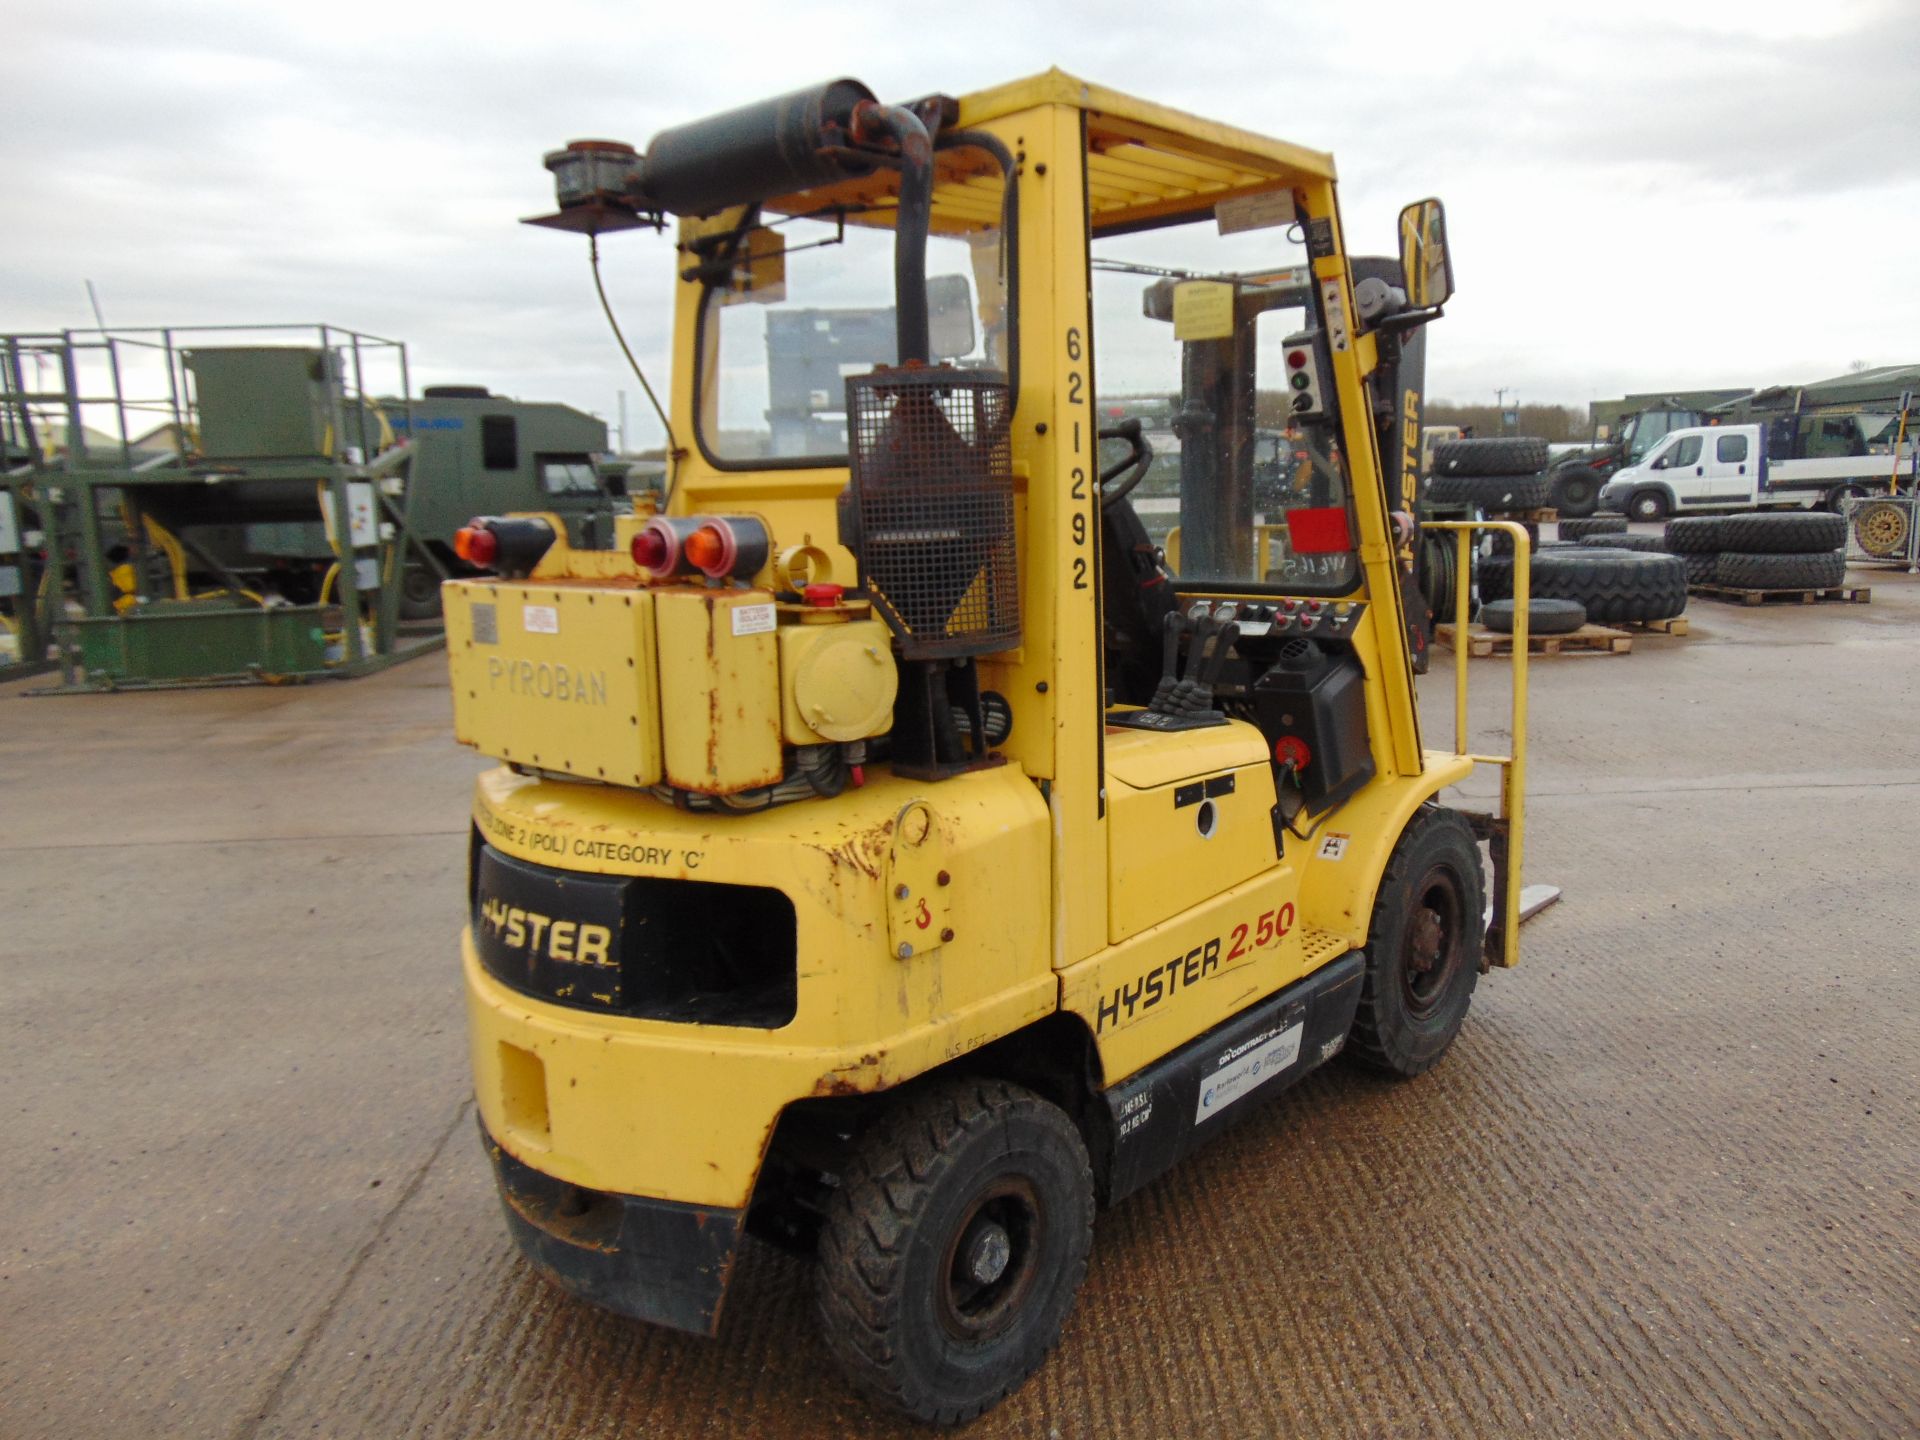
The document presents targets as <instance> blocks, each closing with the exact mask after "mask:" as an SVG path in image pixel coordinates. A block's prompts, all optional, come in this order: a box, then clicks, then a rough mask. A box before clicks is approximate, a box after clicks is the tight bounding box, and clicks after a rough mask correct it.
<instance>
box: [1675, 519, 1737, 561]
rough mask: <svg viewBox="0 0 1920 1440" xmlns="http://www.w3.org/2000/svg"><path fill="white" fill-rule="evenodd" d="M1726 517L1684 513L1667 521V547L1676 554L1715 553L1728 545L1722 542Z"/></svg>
mask: <svg viewBox="0 0 1920 1440" xmlns="http://www.w3.org/2000/svg"><path fill="white" fill-rule="evenodd" d="M1726 523H1727V522H1726V521H1725V519H1723V518H1722V517H1721V516H1718V515H1684V516H1682V517H1681V518H1680V519H1678V520H1669V521H1668V522H1667V530H1666V540H1667V549H1668V550H1670V551H1672V552H1673V553H1674V554H1675V555H1713V554H1717V553H1718V552H1719V551H1722V550H1724V549H1726V548H1727V547H1726V546H1725V545H1723V544H1721V543H1720V538H1721V535H1722V533H1723V528H1724V527H1725V525H1726Z"/></svg>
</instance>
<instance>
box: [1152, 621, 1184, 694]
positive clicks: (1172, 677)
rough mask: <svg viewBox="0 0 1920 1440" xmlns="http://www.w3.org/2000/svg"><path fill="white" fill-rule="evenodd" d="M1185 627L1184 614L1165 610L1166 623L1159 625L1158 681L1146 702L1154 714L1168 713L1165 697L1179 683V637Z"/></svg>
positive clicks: (1171, 692)
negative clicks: (1151, 695) (1150, 697)
mask: <svg viewBox="0 0 1920 1440" xmlns="http://www.w3.org/2000/svg"><path fill="white" fill-rule="evenodd" d="M1186 629H1187V617H1186V616H1184V615H1182V614H1181V613H1180V612H1179V611H1178V610H1170V611H1168V612H1167V619H1166V623H1165V624H1164V625H1162V626H1161V627H1160V630H1161V641H1160V683H1159V684H1158V685H1156V686H1154V687H1153V699H1151V700H1149V701H1148V702H1147V709H1149V710H1151V711H1153V712H1154V713H1155V714H1156V715H1164V714H1166V713H1168V712H1167V709H1166V704H1167V699H1168V697H1169V696H1171V695H1172V694H1173V687H1174V686H1175V685H1177V684H1179V683H1180V637H1181V636H1182V635H1184V634H1185V633H1186Z"/></svg>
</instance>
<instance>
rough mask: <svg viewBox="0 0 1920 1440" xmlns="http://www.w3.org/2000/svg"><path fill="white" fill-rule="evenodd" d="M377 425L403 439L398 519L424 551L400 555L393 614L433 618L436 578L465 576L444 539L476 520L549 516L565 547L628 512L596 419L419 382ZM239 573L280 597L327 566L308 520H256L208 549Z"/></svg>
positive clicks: (600, 537)
mask: <svg viewBox="0 0 1920 1440" xmlns="http://www.w3.org/2000/svg"><path fill="white" fill-rule="evenodd" d="M377 407H378V411H379V417H380V419H381V421H382V422H383V423H384V424H385V425H386V426H388V427H390V428H391V430H392V431H393V433H394V434H395V435H398V436H402V437H406V438H409V439H411V441H412V449H413V459H412V464H411V468H410V474H409V478H408V482H407V488H408V490H409V492H410V496H409V502H408V521H409V524H410V526H411V528H412V530H413V533H414V535H415V536H416V537H417V538H418V539H419V541H420V542H421V544H423V545H424V546H425V547H426V548H427V550H429V551H430V552H431V561H429V560H428V558H427V557H424V556H422V555H421V554H420V553H419V551H418V550H413V551H411V552H410V553H409V554H408V556H407V565H406V569H405V571H404V572H403V575H402V581H401V596H400V615H401V618H402V619H406V620H425V619H431V618H432V617H434V616H436V615H438V614H439V613H440V582H441V581H442V580H443V579H446V578H448V577H450V576H458V575H466V574H470V573H472V572H471V571H470V570H469V569H468V567H467V566H466V565H464V564H463V563H462V562H461V561H460V560H459V559H458V558H457V557H456V556H455V555H454V553H453V535H454V532H455V531H456V530H458V529H459V528H460V527H461V526H462V525H464V524H466V523H467V521H468V520H470V519H472V518H473V517H474V516H475V515H498V514H505V513H511V512H514V511H525V510H540V511H551V512H555V513H557V514H559V515H560V516H562V517H563V518H564V519H565V520H566V523H567V538H568V540H569V541H570V542H571V543H572V544H574V545H576V546H584V547H586V548H590V549H594V548H604V547H605V546H607V545H610V544H612V543H613V517H614V515H615V513H616V512H618V511H624V510H626V509H627V508H628V506H629V501H628V498H627V485H628V472H629V468H630V467H629V466H627V465H626V464H625V463H623V462H620V461H617V460H615V459H614V457H613V456H612V455H611V454H610V453H609V452H608V436H607V426H606V422H605V421H603V420H600V419H597V418H595V417H594V416H592V415H588V414H586V413H585V412H583V411H580V410H576V409H574V408H573V407H572V406H571V405H561V404H555V403H550V402H545V401H528V400H510V399H508V398H506V397H505V396H501V395H494V394H492V393H490V392H489V391H488V390H487V389H486V388H485V387H483V386H479V385H429V386H427V387H426V389H425V391H424V392H423V393H422V394H421V396H420V397H419V398H418V399H416V400H414V401H413V402H412V403H411V405H409V404H408V403H407V402H405V401H401V400H384V399H383V400H381V401H379V402H377ZM217 548H218V550H219V552H221V555H222V559H223V560H225V561H226V563H228V564H229V565H230V566H231V567H232V568H233V569H235V570H236V571H240V572H242V573H246V572H252V573H257V574H264V576H265V579H266V582H267V583H268V584H269V585H271V586H272V587H273V588H275V589H277V590H280V591H281V592H282V593H286V592H288V591H294V592H302V594H298V595H297V594H289V596H288V598H290V599H291V598H302V595H303V592H304V590H305V589H306V588H310V587H311V586H312V585H317V583H318V577H319V574H320V572H321V571H322V570H323V569H324V568H325V566H326V564H327V563H329V562H330V561H331V560H332V559H333V555H332V551H331V550H330V549H329V547H328V545H327V537H326V532H325V530H324V528H323V527H322V525H321V524H320V522H319V520H318V519H317V518H316V519H313V520H305V519H301V520H277V521H258V522H253V523H249V524H246V525H239V526H234V527H231V531H229V533H227V534H225V535H224V536H222V537H221V539H220V543H219V544H218V547H217Z"/></svg>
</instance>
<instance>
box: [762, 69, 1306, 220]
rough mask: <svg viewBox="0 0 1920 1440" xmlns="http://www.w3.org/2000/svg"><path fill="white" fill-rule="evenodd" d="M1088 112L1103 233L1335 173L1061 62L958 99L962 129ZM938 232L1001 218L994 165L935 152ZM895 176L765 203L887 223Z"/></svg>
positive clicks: (1292, 150)
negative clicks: (1029, 114) (1021, 116)
mask: <svg viewBox="0 0 1920 1440" xmlns="http://www.w3.org/2000/svg"><path fill="white" fill-rule="evenodd" d="M1049 104H1059V105H1071V106H1074V107H1075V108H1077V109H1080V110H1082V111H1084V112H1085V113H1086V120H1087V151H1088V158H1087V196H1088V202H1089V204H1090V205H1091V207H1092V210H1093V231H1094V234H1095V235H1102V234H1113V233H1119V232H1123V231H1126V230H1131V229H1139V228H1143V227H1145V226H1149V225H1152V224H1154V223H1156V222H1160V221H1165V220H1168V219H1170V218H1173V217H1186V216H1193V215H1200V214H1207V213H1210V212H1211V211H1212V209H1213V207H1214V206H1215V205H1216V204H1218V203H1219V202H1220V201H1222V200H1228V199H1232V198H1234V197H1236V196H1241V195H1252V194H1258V193H1260V192H1261V191H1266V190H1273V189H1275V188H1279V187H1282V186H1286V185H1290V184H1297V183H1299V182H1300V181H1303V180H1309V179H1329V180H1330V179H1332V178H1333V174H1334V169H1333V157H1332V156H1330V155H1327V154H1325V153H1323V152H1321V151H1318V150H1308V149H1306V148H1304V147H1303V146H1299V145H1289V144H1288V143H1286V142H1285V141H1283V140H1274V139H1270V138H1268V137H1267V136H1264V135H1256V134H1254V133H1253V132H1252V131H1250V130H1240V129H1237V128H1235V127H1234V126H1231V125H1222V124H1220V123H1218V122H1216V121H1212V120H1203V119H1201V118H1200V117H1198V116H1195V115H1188V114H1185V113H1184V112H1182V111H1179V110H1173V109H1169V108H1168V107H1166V106H1164V105H1155V104H1153V103H1152V102H1151V101H1146V100H1139V99H1135V98H1134V97H1133V96H1131V95H1123V94H1121V93H1120V92H1119V91H1117V90H1108V89H1105V88H1103V87H1101V86H1099V85H1092V84H1089V83H1087V82H1086V81H1084V80H1079V79H1076V78H1075V77H1073V76H1071V75H1068V74H1065V73H1064V72H1062V71H1059V70H1049V71H1047V72H1046V73H1044V74H1041V75H1035V76H1032V77H1030V78H1029V79H1026V80H1016V81H1014V82H1012V83H1011V84H1007V85H1000V86H996V87H995V88H994V89H991V90H984V91H981V92H980V93H978V94H975V95H968V96H963V97H961V100H960V123H959V128H960V129H963V130H964V129H967V128H969V127H970V126H975V125H980V124H983V123H985V122H987V121H990V120H995V119H998V118H999V117H1001V116H1003V115H1010V114H1014V113H1016V112H1018V111H1022V110H1029V109H1032V108H1034V107H1035V106H1039V105H1049ZM935 163H936V174H935V184H934V192H933V230H934V233H936V234H948V235H952V234H963V233H965V232H967V231H970V230H979V229H983V228H987V227H990V226H993V225H997V224H998V223H999V221H1000V204H1001V181H1000V175H999V173H998V167H997V166H995V165H994V164H993V163H992V162H991V161H990V160H988V159H987V158H986V157H985V156H983V155H980V154H979V153H978V152H975V151H971V150H961V151H953V150H948V151H942V152H941V153H940V154H939V155H938V156H937V157H936V162H935ZM892 189H893V177H892V176H891V175H890V174H887V173H885V172H882V173H880V174H877V175H871V176H865V177H862V178H859V179H853V180H847V181H843V182H841V183H840V184H837V185H832V186H824V187H821V188H819V189H816V190H811V191H808V192H807V193H806V194H805V196H798V195H789V196H783V197H781V198H779V199H776V200H772V201H769V202H768V203H767V207H766V208H767V209H769V210H773V211H777V212H780V213H782V214H789V215H790V214H796V213H817V212H819V211H821V210H823V209H829V208H833V207H838V206H846V207H848V209H849V210H851V211H854V212H859V211H861V210H863V209H864V210H865V211H866V213H865V214H859V213H855V214H850V215H849V217H848V218H849V219H850V220H852V221H853V222H854V223H859V224H868V225H891V224H892V222H893V216H892V209H893V195H892Z"/></svg>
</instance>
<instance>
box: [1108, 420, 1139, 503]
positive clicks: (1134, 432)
mask: <svg viewBox="0 0 1920 1440" xmlns="http://www.w3.org/2000/svg"><path fill="white" fill-rule="evenodd" d="M1098 435H1099V438H1100V439H1102V440H1124V441H1126V442H1127V445H1128V447H1129V448H1130V449H1131V450H1132V451H1133V453H1132V454H1131V455H1129V456H1127V458H1126V459H1124V460H1120V461H1116V462H1115V463H1114V464H1112V465H1109V466H1108V467H1107V468H1106V469H1105V470H1102V471H1101V472H1100V508H1101V509H1103V510H1104V509H1105V508H1106V507H1107V506H1109V505H1112V504H1113V503H1115V502H1116V501H1119V500H1124V499H1126V498H1127V496H1128V495H1130V494H1132V493H1133V487H1134V486H1136V485H1138V484H1139V483H1140V482H1141V481H1142V480H1144V479H1145V478H1146V474H1147V467H1148V466H1150V465H1152V464H1153V446H1151V445H1149V444H1148V443H1147V437H1146V436H1145V435H1143V434H1142V433H1141V431H1140V422H1139V421H1138V420H1122V421H1121V422H1120V423H1119V424H1118V425H1115V426H1113V427H1112V428H1110V429H1106V430H1101V431H1099V432H1098ZM1129 471H1131V472H1132V473H1131V474H1129V473H1128V472H1129ZM1122 476H1124V477H1125V478H1124V479H1123V478H1121V477H1122Z"/></svg>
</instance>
